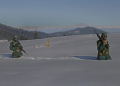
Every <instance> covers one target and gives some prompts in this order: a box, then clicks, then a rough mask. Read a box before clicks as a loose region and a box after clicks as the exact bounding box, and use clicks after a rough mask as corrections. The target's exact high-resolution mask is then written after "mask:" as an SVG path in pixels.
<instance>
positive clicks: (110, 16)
mask: <svg viewBox="0 0 120 86" xmlns="http://www.w3.org/2000/svg"><path fill="white" fill-rule="evenodd" d="M0 23H2V24H6V25H10V26H13V27H21V26H37V27H44V26H70V25H76V24H80V23H84V24H86V25H89V26H119V25H120V0H0Z"/></svg>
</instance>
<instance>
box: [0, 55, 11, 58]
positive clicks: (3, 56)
mask: <svg viewBox="0 0 120 86" xmlns="http://www.w3.org/2000/svg"><path fill="white" fill-rule="evenodd" d="M0 57H2V58H13V57H12V54H0Z"/></svg>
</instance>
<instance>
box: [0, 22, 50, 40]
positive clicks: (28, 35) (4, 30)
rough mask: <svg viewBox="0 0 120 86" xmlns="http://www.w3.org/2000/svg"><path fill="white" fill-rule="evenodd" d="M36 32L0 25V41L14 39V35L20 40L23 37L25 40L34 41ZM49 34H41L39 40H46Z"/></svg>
mask: <svg viewBox="0 0 120 86" xmlns="http://www.w3.org/2000/svg"><path fill="white" fill-rule="evenodd" d="M34 33H35V31H27V30H23V29H20V28H14V27H11V26H7V25H4V24H1V23H0V39H12V37H13V36H14V35H17V36H18V37H19V39H20V37H21V36H22V37H23V39H25V40H26V39H34ZM46 37H48V34H46V33H44V32H39V34H38V38H46Z"/></svg>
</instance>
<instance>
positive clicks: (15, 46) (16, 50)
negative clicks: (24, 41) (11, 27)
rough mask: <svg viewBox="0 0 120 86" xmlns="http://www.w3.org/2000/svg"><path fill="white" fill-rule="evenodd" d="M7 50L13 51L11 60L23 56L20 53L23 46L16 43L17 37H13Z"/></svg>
mask: <svg viewBox="0 0 120 86" xmlns="http://www.w3.org/2000/svg"><path fill="white" fill-rule="evenodd" d="M9 49H10V50H12V51H13V53H12V57H13V58H19V57H21V56H23V54H22V52H21V51H22V50H23V46H22V45H21V43H20V42H19V41H18V37H17V36H14V37H13V40H12V42H11V43H10V46H9Z"/></svg>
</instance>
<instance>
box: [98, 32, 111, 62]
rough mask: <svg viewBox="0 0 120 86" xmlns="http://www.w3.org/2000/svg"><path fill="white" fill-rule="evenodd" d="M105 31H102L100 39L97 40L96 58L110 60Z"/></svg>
mask: <svg viewBox="0 0 120 86" xmlns="http://www.w3.org/2000/svg"><path fill="white" fill-rule="evenodd" d="M106 38H107V34H106V33H102V35H101V39H99V40H98V41H97V49H98V57H97V58H98V60H112V59H111V56H110V55H109V47H110V46H109V43H108V40H107V39H106Z"/></svg>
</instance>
